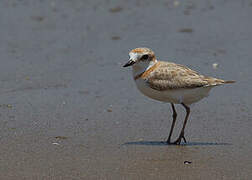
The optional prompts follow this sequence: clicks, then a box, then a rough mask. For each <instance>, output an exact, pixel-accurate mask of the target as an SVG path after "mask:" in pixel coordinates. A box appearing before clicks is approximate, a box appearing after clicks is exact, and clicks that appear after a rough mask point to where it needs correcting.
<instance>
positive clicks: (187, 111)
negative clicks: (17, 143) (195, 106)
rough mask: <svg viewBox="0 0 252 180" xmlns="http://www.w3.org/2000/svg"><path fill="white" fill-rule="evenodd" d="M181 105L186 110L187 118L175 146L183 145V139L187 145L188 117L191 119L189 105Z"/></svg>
mask: <svg viewBox="0 0 252 180" xmlns="http://www.w3.org/2000/svg"><path fill="white" fill-rule="evenodd" d="M181 104H182V106H183V107H184V108H185V109H186V117H185V121H184V124H183V127H182V130H181V132H180V135H179V137H178V139H177V140H176V141H175V142H174V143H173V144H180V143H181V139H183V140H184V141H185V143H186V139H185V136H184V133H185V127H186V123H187V120H188V117H189V114H190V108H189V107H188V106H187V105H185V104H184V103H181Z"/></svg>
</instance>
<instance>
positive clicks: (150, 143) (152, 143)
mask: <svg viewBox="0 0 252 180" xmlns="http://www.w3.org/2000/svg"><path fill="white" fill-rule="evenodd" d="M123 145H126V146H128V145H142V146H178V145H174V144H167V143H166V142H165V141H134V142H126V143H124V144H123ZM180 145H182V146H227V145H232V144H230V143H216V142H187V143H181V144H180Z"/></svg>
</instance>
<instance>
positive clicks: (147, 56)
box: [141, 54, 149, 60]
mask: <svg viewBox="0 0 252 180" xmlns="http://www.w3.org/2000/svg"><path fill="white" fill-rule="evenodd" d="M147 59H149V55H148V54H145V55H143V56H142V57H141V60H147Z"/></svg>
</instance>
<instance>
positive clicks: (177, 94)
mask: <svg viewBox="0 0 252 180" xmlns="http://www.w3.org/2000/svg"><path fill="white" fill-rule="evenodd" d="M135 82H136V85H137V88H138V89H139V90H140V92H142V93H143V94H144V95H145V96H148V97H149V98H152V99H155V100H158V101H163V102H170V103H174V104H180V103H182V102H183V103H185V104H187V105H189V104H192V103H195V102H197V101H199V100H201V99H202V98H204V97H207V96H208V94H209V91H210V90H211V87H200V88H193V89H175V90H166V91H158V90H155V89H152V88H150V87H149V86H148V84H147V83H146V82H145V81H144V80H143V79H141V78H139V79H137V80H136V81H135Z"/></svg>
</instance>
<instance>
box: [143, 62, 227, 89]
mask: <svg viewBox="0 0 252 180" xmlns="http://www.w3.org/2000/svg"><path fill="white" fill-rule="evenodd" d="M159 62H160V61H159ZM145 82H146V83H147V84H148V85H149V87H151V88H152V89H155V90H159V91H164V90H171V89H180V88H181V89H182V88H183V89H187V88H198V87H206V86H216V85H220V84H223V83H225V81H224V80H221V79H216V78H212V77H206V76H203V75H200V74H199V73H197V72H196V71H193V70H191V69H190V68H188V67H186V66H183V65H180V64H175V63H169V62H161V63H160V65H159V66H158V67H157V68H156V69H155V70H153V71H152V72H151V73H150V74H149V76H148V77H146V78H145Z"/></svg>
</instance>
